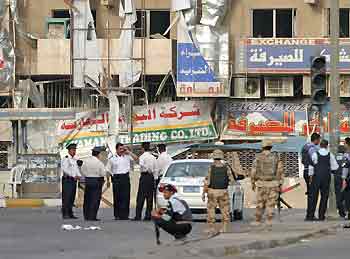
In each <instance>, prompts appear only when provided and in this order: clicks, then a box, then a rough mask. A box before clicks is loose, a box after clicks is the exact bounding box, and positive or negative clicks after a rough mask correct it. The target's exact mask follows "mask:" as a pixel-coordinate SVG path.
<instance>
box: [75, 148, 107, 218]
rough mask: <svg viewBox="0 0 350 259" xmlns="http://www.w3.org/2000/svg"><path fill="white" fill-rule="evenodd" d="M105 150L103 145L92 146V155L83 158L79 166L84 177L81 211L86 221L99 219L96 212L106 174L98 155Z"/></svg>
mask: <svg viewBox="0 0 350 259" xmlns="http://www.w3.org/2000/svg"><path fill="white" fill-rule="evenodd" d="M105 150H106V148H105V147H94V149H93V150H92V156H91V157H89V158H87V159H85V160H84V163H83V166H82V168H81V173H82V175H83V176H84V177H85V192H84V206H83V212H84V219H85V220H88V221H99V219H97V212H98V209H99V207H100V202H101V197H102V187H103V184H104V177H106V176H107V171H106V168H105V165H104V164H103V163H102V161H101V160H100V159H99V155H100V153H101V152H103V151H105Z"/></svg>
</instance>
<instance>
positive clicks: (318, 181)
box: [306, 175, 331, 220]
mask: <svg viewBox="0 0 350 259" xmlns="http://www.w3.org/2000/svg"><path fill="white" fill-rule="evenodd" d="M330 183H331V176H330V175H327V176H323V177H320V176H318V175H315V176H314V177H313V180H312V183H311V184H310V187H309V192H310V193H309V195H308V204H307V215H306V217H307V218H313V217H314V216H315V211H316V207H317V201H318V195H319V193H321V200H320V207H319V210H318V218H319V219H321V220H323V219H324V218H325V214H326V211H327V207H328V197H329V188H330Z"/></svg>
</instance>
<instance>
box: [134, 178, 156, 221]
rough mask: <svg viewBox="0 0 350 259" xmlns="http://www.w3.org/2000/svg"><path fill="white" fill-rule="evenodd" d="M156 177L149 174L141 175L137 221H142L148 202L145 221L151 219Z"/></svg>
mask: <svg viewBox="0 0 350 259" xmlns="http://www.w3.org/2000/svg"><path fill="white" fill-rule="evenodd" d="M153 192H154V177H153V175H152V174H149V173H141V177H140V182H139V189H138V192H137V199H136V217H135V218H136V219H141V217H142V209H143V205H144V203H145V201H146V203H147V207H146V213H145V219H151V212H152V209H153Z"/></svg>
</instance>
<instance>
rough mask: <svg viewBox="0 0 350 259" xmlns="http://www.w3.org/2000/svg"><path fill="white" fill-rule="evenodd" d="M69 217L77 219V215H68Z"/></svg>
mask: <svg viewBox="0 0 350 259" xmlns="http://www.w3.org/2000/svg"><path fill="white" fill-rule="evenodd" d="M69 218H71V219H78V217H76V216H74V215H71V216H69Z"/></svg>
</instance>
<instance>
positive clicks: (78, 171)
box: [61, 142, 172, 221]
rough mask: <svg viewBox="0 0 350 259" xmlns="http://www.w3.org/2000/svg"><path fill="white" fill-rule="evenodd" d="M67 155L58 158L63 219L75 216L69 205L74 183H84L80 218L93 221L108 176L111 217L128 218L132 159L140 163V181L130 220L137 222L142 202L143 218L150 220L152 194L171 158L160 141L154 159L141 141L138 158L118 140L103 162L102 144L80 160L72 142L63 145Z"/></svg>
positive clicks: (140, 214) (73, 192) (148, 144)
mask: <svg viewBox="0 0 350 259" xmlns="http://www.w3.org/2000/svg"><path fill="white" fill-rule="evenodd" d="M67 149H68V155H67V156H66V157H65V158H64V159H62V162H61V169H62V216H63V219H75V218H76V217H75V216H74V214H73V206H74V201H75V195H76V188H77V182H78V181H81V182H83V183H85V191H84V206H83V212H84V219H85V220H89V221H97V220H99V219H98V218H97V212H98V209H99V205H100V201H101V197H102V187H103V185H104V183H105V179H106V180H107V187H109V186H110V183H111V181H110V178H111V179H112V185H113V205H114V218H115V219H116V220H129V210H130V190H131V185H130V175H129V174H130V172H131V165H132V163H133V162H135V163H138V164H139V165H140V172H141V176H140V181H139V189H138V193H137V200H136V216H135V218H134V219H133V220H135V221H139V220H141V217H142V210H143V206H144V203H145V201H146V203H147V206H146V212H145V217H144V220H146V221H149V220H151V212H152V208H153V197H154V192H155V191H156V189H155V187H156V186H157V183H158V181H159V176H160V175H161V174H162V173H163V170H164V169H165V168H166V167H167V166H168V165H169V164H170V163H171V161H172V159H171V157H170V156H169V155H168V154H167V152H166V146H165V145H164V144H160V145H158V152H159V153H160V154H159V156H158V159H156V158H155V156H153V155H152V153H151V149H150V143H148V142H145V143H142V148H141V149H142V150H141V151H142V155H141V156H140V157H138V156H137V155H135V154H134V153H132V152H131V151H130V150H129V149H128V148H127V147H126V146H124V145H123V144H121V143H118V144H117V145H116V153H115V154H114V155H113V156H112V157H110V158H109V159H108V162H107V165H106V166H105V165H104V163H103V162H102V161H101V157H100V154H101V152H103V151H105V150H106V149H105V148H104V147H95V148H94V149H93V150H92V156H91V157H89V158H87V159H85V160H84V161H82V160H78V159H77V158H76V149H77V145H76V144H69V145H68V146H67Z"/></svg>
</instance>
